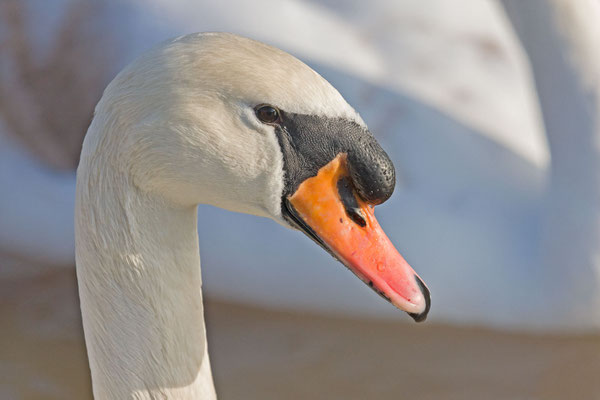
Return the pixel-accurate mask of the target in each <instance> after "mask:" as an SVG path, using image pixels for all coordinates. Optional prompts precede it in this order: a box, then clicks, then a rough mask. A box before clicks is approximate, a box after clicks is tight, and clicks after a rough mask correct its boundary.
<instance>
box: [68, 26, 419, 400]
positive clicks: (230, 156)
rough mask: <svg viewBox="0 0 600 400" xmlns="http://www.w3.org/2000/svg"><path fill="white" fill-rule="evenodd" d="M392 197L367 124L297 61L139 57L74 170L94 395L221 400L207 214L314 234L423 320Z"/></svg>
mask: <svg viewBox="0 0 600 400" xmlns="http://www.w3.org/2000/svg"><path fill="white" fill-rule="evenodd" d="M394 186H395V171H394V166H393V164H392V163H391V161H390V159H389V157H388V156H387V154H386V153H385V151H384V150H383V149H382V148H381V147H380V145H379V144H378V143H377V141H376V140H375V139H374V137H373V136H372V134H371V133H370V132H369V131H368V129H367V127H366V125H365V123H364V122H363V120H362V119H361V118H360V116H359V115H358V114H357V113H356V112H355V111H354V109H353V108H352V107H351V106H350V105H348V103H347V102H346V101H345V100H344V99H343V98H342V96H341V95H340V94H339V93H338V92H337V91H336V90H335V89H334V88H333V87H332V86H331V85H330V84H329V83H328V82H327V81H325V80H324V79H323V78H322V77H321V76H320V75H318V74H317V73H316V72H314V71H313V70H312V69H310V68H309V67H308V66H306V65H305V64H303V63H302V62H300V61H299V60H297V59H296V58H294V57H292V56H291V55H289V54H287V53H285V52H283V51H281V50H278V49H276V48H273V47H270V46H268V45H265V44H262V43H260V42H256V41H253V40H251V39H247V38H243V37H240V36H236V35H233V34H227V33H204V34H192V35H187V36H183V37H180V38H177V39H174V40H172V41H169V42H167V43H165V44H163V45H160V46H158V47H156V48H154V49H152V50H150V51H148V52H147V53H145V54H143V55H142V56H140V57H139V58H138V59H137V60H135V61H133V62H132V63H131V64H130V65H129V66H127V67H126V68H125V69H124V70H123V71H122V72H120V73H119V74H118V75H117V76H116V78H115V79H114V80H113V81H112V82H111V83H110V84H109V85H108V87H107V88H106V90H105V92H104V94H103V96H102V98H101V100H100V101H99V103H98V105H97V107H96V110H95V115H94V118H93V120H92V122H91V125H90V127H89V129H88V132H87V134H86V137H85V140H84V143H83V148H82V153H81V159H80V164H79V166H78V169H77V185H76V205H75V241H76V266H77V279H78V284H79V296H80V302H81V312H82V317H83V327H84V334H85V342H86V346H87V351H88V357H89V362H90V370H91V374H92V384H93V392H94V396H95V398H98V399H124V398H135V399H158V398H161V399H175V398H177V399H192V398H193V399H200V398H201V399H212V398H215V397H216V394H215V389H214V385H213V380H212V376H211V369H210V361H209V356H208V352H207V343H206V333H205V325H204V317H203V305H202V289H201V287H202V280H201V274H200V254H199V248H198V233H197V225H198V222H197V218H196V213H197V205H198V204H209V205H213V206H217V207H221V208H224V209H227V210H231V211H236V212H242V213H248V214H254V215H257V216H262V217H267V218H271V219H273V220H275V221H276V222H278V223H279V224H281V225H284V226H286V227H289V228H292V229H296V230H299V231H301V232H303V233H304V234H306V235H308V236H309V237H310V238H311V239H312V240H314V242H316V243H317V244H318V245H319V246H321V247H322V248H324V249H325V250H326V251H327V252H329V253H330V254H331V255H333V256H334V257H335V258H337V259H338V260H340V261H341V262H342V263H343V264H344V265H345V266H347V267H348V268H349V269H350V270H351V271H352V272H354V273H355V274H356V275H357V276H358V277H359V278H360V279H361V280H363V281H364V282H365V283H367V284H368V285H369V286H370V287H371V288H372V289H373V290H375V291H376V292H377V293H379V294H380V295H381V296H382V297H384V298H385V299H386V300H388V301H389V302H391V303H392V304H393V305H395V306H396V307H398V308H399V309H401V310H404V311H406V312H407V313H409V314H410V315H411V316H412V317H413V318H414V319H415V320H416V321H422V320H424V319H425V318H426V316H427V313H428V311H429V308H430V296H429V291H428V289H427V287H426V286H425V284H424V283H423V281H422V280H421V279H420V278H419V276H418V275H417V274H416V273H415V271H414V270H413V269H412V268H411V267H410V266H409V265H408V263H407V262H406V261H405V260H404V259H403V258H402V256H401V255H400V254H399V253H398V252H397V251H396V250H395V248H394V246H393V245H392V244H391V242H390V240H389V239H388V238H387V236H386V235H385V233H384V232H383V230H382V229H381V227H380V226H379V225H378V223H377V220H376V219H375V216H374V212H373V211H374V206H375V205H377V204H379V203H382V202H384V201H386V200H387V199H388V198H389V197H390V196H391V194H392V192H393V190H394ZM200 223H201V222H200ZM201 229H208V230H210V226H206V227H201ZM232 251H235V249H232ZM271 251H276V249H272V250H271ZM284 267H285V266H282V268H284ZM231 281H232V284H240V285H241V284H243V282H235V277H234V276H232V277H231Z"/></svg>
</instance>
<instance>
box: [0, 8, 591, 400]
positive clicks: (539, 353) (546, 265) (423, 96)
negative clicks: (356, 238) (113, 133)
mask: <svg viewBox="0 0 600 400" xmlns="http://www.w3.org/2000/svg"><path fill="white" fill-rule="evenodd" d="M599 17H600V1H598V0H578V1H570V0H528V1H527V2H524V1H519V0H502V1H500V0H454V1H452V2H450V1H445V0H421V1H418V2H416V1H387V0H372V1H369V2H365V1H359V0H348V1H343V2H341V1H335V0H323V1H317V0H290V1H277V0H255V1H253V2H246V1H243V0H227V1H220V2H216V1H213V2H209V1H192V0H189V1H186V0H179V1H167V0H146V1H141V0H122V1H119V0H102V1H100V0H98V1H83V0H52V1H45V0H37V1H34V0H2V2H0V399H86V398H91V386H90V378H89V369H88V366H87V359H86V354H85V347H84V342H83V334H82V328H81V321H80V314H79V305H78V299H77V289H76V280H75V268H74V264H75V262H74V233H73V207H74V193H75V168H76V166H77V163H78V157H79V152H80V149H81V143H82V140H83V136H84V135H85V132H86V129H87V126H88V125H89V123H90V120H91V117H92V112H93V108H94V105H95V104H96V102H97V101H98V99H99V98H100V96H101V94H102V90H103V89H104V87H105V86H106V84H107V83H108V82H110V80H111V79H112V78H113V77H114V76H115V74H116V73H117V72H118V71H119V70H120V69H121V68H123V67H124V66H125V65H126V64H127V63H128V62H129V61H131V60H132V59H134V58H135V57H136V56H137V55H139V54H140V53H141V52H143V51H144V50H146V49H148V48H150V47H152V46H154V45H156V44H157V43H160V42H161V41H164V40H166V39H168V38H170V37H173V36H177V35H182V34H185V33H191V32H198V31H230V32H234V33H238V34H241V35H245V36H249V37H251V38H254V39H258V40H260V41H263V42H266V43H269V44H272V45H275V46H277V47H279V48H282V49H284V50H286V51H288V52H290V53H292V54H293V55H295V56H297V57H298V58H300V59H301V60H303V61H304V62H306V63H307V64H309V65H310V66H311V67H313V68H314V69H315V70H316V71H317V72H319V73H320V74H322V75H323V76H324V77H325V78H326V79H328V80H329V81H330V82H331V83H332V84H333V85H334V86H335V87H336V88H338V90H339V91H340V92H341V93H342V95H344V97H345V98H346V99H347V100H348V102H349V103H350V104H351V105H353V106H354V107H355V108H356V110H357V111H358V112H359V113H360V114H361V116H362V117H363V119H364V120H365V122H366V123H367V124H368V125H369V127H370V129H371V131H372V132H373V133H374V135H375V136H376V137H377V138H378V140H379V141H380V142H381V143H382V145H383V147H384V148H385V149H386V151H387V152H388V154H389V155H390V157H391V158H392V160H393V161H394V164H395V165H396V169H397V171H398V175H399V177H398V186H397V189H396V192H395V194H394V196H393V197H392V199H391V200H389V201H388V202H386V203H385V204H383V205H381V206H380V207H378V209H377V215H378V219H379V221H380V223H381V225H382V226H383V228H384V230H385V231H386V232H387V234H388V235H389V237H390V238H391V240H392V242H394V243H395V244H396V246H397V247H398V249H399V250H400V251H401V252H402V253H403V255H404V256H405V258H406V259H407V260H408V261H409V262H410V263H411V265H412V266H413V267H414V268H415V270H417V271H418V272H419V274H420V275H421V276H422V277H423V279H424V280H425V282H427V283H428V285H429V288H430V290H431V292H432V311H431V314H430V315H431V316H430V319H429V320H428V322H427V323H425V324H422V325H415V324H413V323H412V320H411V319H410V318H409V317H407V316H406V315H404V314H403V313H400V312H399V311H398V310H396V309H394V308H393V307H392V306H391V305H389V304H388V303H386V302H383V301H382V300H381V299H380V298H379V297H378V296H376V295H375V294H374V293H373V292H372V291H371V290H369V288H368V287H366V286H365V285H363V284H362V283H361V282H360V281H359V280H358V279H356V278H355V277H354V276H352V274H350V273H349V272H348V271H347V270H346V269H345V268H343V267H342V266H341V265H340V264H339V263H337V262H336V261H335V260H333V259H332V258H331V257H330V256H329V255H327V254H326V253H325V252H324V251H322V249H320V248H318V247H317V246H315V245H314V243H312V242H311V241H310V240H309V239H308V238H306V237H304V236H303V235H301V234H300V233H298V232H294V231H291V230H287V229H285V228H283V227H281V226H279V225H277V224H274V223H273V222H272V221H269V220H265V219H260V218H257V217H252V216H247V215H237V214H233V213H229V212H226V211H223V210H219V209H215V208H211V207H207V206H201V207H200V211H199V219H200V224H199V235H200V248H201V253H202V254H201V256H202V273H203V279H204V293H205V297H206V302H207V309H206V313H207V316H206V317H207V324H208V328H207V329H208V340H209V350H210V353H211V359H212V360H211V361H212V363H213V370H214V376H215V381H216V386H217V392H218V393H219V395H220V398H221V399H281V398H285V399H307V398H310V399H337V398H344V399H367V398H377V399H398V398H403V399H408V398H415V399H482V398H485V399H564V398H567V397H571V398H577V399H593V398H598V397H599V396H600V382H598V379H597V378H596V373H597V372H600V335H599V328H600V276H599V275H600V250H599V249H600V246H599V244H600V153H599V152H600V125H599V124H598V116H599V115H600V106H599V104H600V103H599V101H600V100H599V95H600V25H598V18H599Z"/></svg>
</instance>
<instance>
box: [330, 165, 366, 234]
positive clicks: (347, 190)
mask: <svg viewBox="0 0 600 400" xmlns="http://www.w3.org/2000/svg"><path fill="white" fill-rule="evenodd" d="M337 188H338V193H339V195H340V200H341V201H342V204H343V205H344V209H345V210H346V215H348V217H349V218H350V219H351V220H352V221H354V222H355V223H356V224H357V225H358V226H360V227H365V226H367V221H366V219H365V215H364V214H363V212H362V210H361V209H360V207H359V205H358V201H357V200H356V197H355V195H354V187H353V186H352V183H351V182H350V179H349V178H348V177H346V176H345V177H343V178H340V180H338V183H337Z"/></svg>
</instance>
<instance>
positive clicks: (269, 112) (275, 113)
mask: <svg viewBox="0 0 600 400" xmlns="http://www.w3.org/2000/svg"><path fill="white" fill-rule="evenodd" d="M255 113H256V117H257V118H258V119H259V120H260V121H261V122H264V123H266V124H272V123H275V122H277V121H279V110H278V109H276V108H275V107H271V106H265V105H261V106H257V107H256V108H255Z"/></svg>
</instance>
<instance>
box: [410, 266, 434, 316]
mask: <svg viewBox="0 0 600 400" xmlns="http://www.w3.org/2000/svg"><path fill="white" fill-rule="evenodd" d="M415 280H416V281H417V284H418V285H419V288H420V289H421V293H422V294H423V298H424V299H425V310H423V311H422V312H420V313H408V315H410V316H411V317H412V319H414V320H415V322H423V321H425V320H426V319H427V314H429V309H430V308H431V295H430V293H429V289H428V288H427V286H425V283H423V281H422V280H421V278H419V277H418V276H417V275H415Z"/></svg>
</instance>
